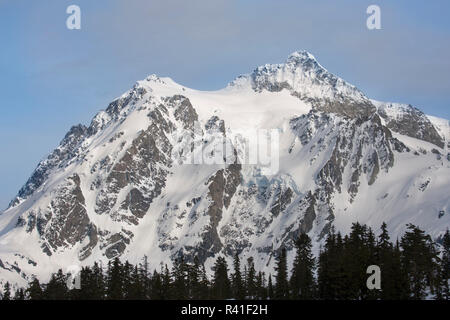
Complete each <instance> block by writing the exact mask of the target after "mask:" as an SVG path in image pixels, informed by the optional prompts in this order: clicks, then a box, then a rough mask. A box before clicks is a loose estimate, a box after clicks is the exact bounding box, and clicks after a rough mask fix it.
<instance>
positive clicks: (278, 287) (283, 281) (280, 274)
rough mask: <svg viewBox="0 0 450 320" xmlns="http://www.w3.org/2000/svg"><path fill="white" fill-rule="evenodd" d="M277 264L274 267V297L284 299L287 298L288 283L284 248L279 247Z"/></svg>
mask: <svg viewBox="0 0 450 320" xmlns="http://www.w3.org/2000/svg"><path fill="white" fill-rule="evenodd" d="M276 263H277V265H276V267H275V271H276V272H277V275H276V284H275V299H278V300H286V299H289V284H288V277H287V258H286V249H285V248H283V249H281V252H280V254H279V255H278V257H277V261H276Z"/></svg>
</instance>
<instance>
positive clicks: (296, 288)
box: [290, 234, 316, 300]
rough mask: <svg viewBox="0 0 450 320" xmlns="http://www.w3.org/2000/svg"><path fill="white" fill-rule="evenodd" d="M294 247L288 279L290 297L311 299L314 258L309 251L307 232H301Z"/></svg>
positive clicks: (314, 284) (313, 280) (312, 295)
mask: <svg viewBox="0 0 450 320" xmlns="http://www.w3.org/2000/svg"><path fill="white" fill-rule="evenodd" d="M295 247H296V249H297V254H296V257H295V260H294V265H293V267H292V276H291V279H290V286H291V292H292V293H291V294H292V298H293V299H302V300H311V299H314V298H315V294H316V281H315V279H314V270H315V259H314V257H313V254H312V251H311V249H312V244H311V239H310V238H309V236H308V235H307V234H301V235H300V237H299V238H298V239H297V241H296V242H295Z"/></svg>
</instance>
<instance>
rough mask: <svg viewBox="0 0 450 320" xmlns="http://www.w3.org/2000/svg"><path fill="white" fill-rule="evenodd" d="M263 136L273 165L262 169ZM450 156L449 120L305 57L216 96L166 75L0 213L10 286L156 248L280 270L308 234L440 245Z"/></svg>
mask: <svg viewBox="0 0 450 320" xmlns="http://www.w3.org/2000/svg"><path fill="white" fill-rule="evenodd" d="M253 134H256V135H258V134H259V135H260V136H262V137H263V139H262V140H258V143H263V146H259V148H260V149H267V148H265V147H267V146H270V147H271V148H272V149H271V150H272V154H271V159H270V160H271V161H269V162H270V163H269V164H268V162H267V161H266V162H263V161H257V162H252V161H247V160H248V159H249V157H248V154H249V146H250V144H249V141H250V139H249V136H250V135H253ZM265 136H270V137H271V138H270V139H269V140H270V141H269V140H267V141H266V140H264V137H265ZM258 137H259V136H258ZM258 139H259V138H258ZM224 142H226V143H224ZM224 145H225V147H224ZM269 149H270V148H269ZM449 149H450V125H449V121H448V120H444V119H439V118H435V117H431V116H426V115H424V114H423V113H422V112H421V111H420V110H418V109H417V108H414V107H412V106H410V105H401V104H395V103H384V102H378V101H375V100H371V99H369V98H368V97H366V96H365V95H364V94H363V93H362V92H361V91H360V90H358V89H357V88H356V87H355V86H353V85H350V84H348V83H347V82H345V81H344V80H342V79H340V78H339V77H337V76H335V75H333V74H331V73H330V72H328V71H327V70H326V69H324V68H323V67H322V66H321V65H320V64H319V63H318V62H317V61H316V59H315V58H314V57H313V56H312V55H311V54H309V53H307V52H304V51H303V52H295V53H293V54H292V55H290V56H289V58H288V59H287V61H286V62H285V63H284V64H277V65H265V66H262V67H258V68H257V69H256V70H254V71H253V72H252V73H251V74H248V75H244V76H240V77H238V78H237V79H236V80H234V81H232V82H231V83H230V84H229V85H228V86H227V87H226V88H225V89H222V90H219V91H213V92H203V91H197V90H193V89H189V88H186V87H183V86H182V85H179V84H177V83H175V82H173V81H172V80H171V79H169V78H159V77H157V76H154V75H152V76H150V77H148V78H147V79H145V80H143V81H139V82H137V83H136V84H135V86H134V87H133V88H132V89H131V90H129V91H128V92H126V93H125V94H123V95H122V96H121V97H119V98H118V99H116V100H114V101H113V102H112V103H111V104H110V105H109V106H108V107H107V108H106V110H104V111H100V112H99V113H98V114H97V115H96V116H95V117H94V119H93V120H92V122H91V124H90V125H89V126H88V127H86V126H84V125H77V126H74V127H72V128H71V129H70V131H69V132H68V133H67V134H66V136H65V137H64V139H63V140H62V141H61V143H60V145H59V146H58V147H57V148H56V149H55V150H54V151H53V152H52V153H51V154H50V155H49V156H48V157H47V158H46V159H45V160H43V161H42V162H41V163H39V165H38V167H37V168H36V170H35V171H34V172H33V174H32V176H31V177H30V179H29V180H28V181H27V182H26V183H25V185H24V186H23V188H22V189H21V190H20V191H19V192H18V195H17V197H16V198H15V199H13V201H11V203H10V206H9V208H8V209H7V210H5V211H4V212H3V213H1V214H0V281H6V280H8V281H11V282H13V283H17V284H22V285H23V284H24V283H25V282H26V281H28V280H29V279H30V277H31V276H32V275H36V276H38V277H41V278H42V279H43V280H46V277H48V276H49V273H50V272H52V271H56V270H57V269H58V268H63V269H64V268H67V267H68V266H71V265H83V264H91V263H92V262H93V261H103V262H106V261H108V260H109V259H112V258H114V257H118V256H119V257H121V258H123V259H128V260H129V261H132V262H137V261H139V260H140V259H141V258H142V257H143V256H144V255H147V256H148V257H149V260H150V262H151V266H152V267H153V268H159V265H160V263H161V262H168V261H169V259H170V258H173V257H176V256H177V255H179V254H184V255H185V257H186V258H187V259H188V260H192V259H193V258H194V257H195V256H197V257H198V258H199V259H200V261H201V262H204V263H205V264H206V266H207V267H209V266H210V265H211V262H212V260H213V258H214V257H215V256H217V255H219V254H221V255H224V256H226V257H227V258H229V259H230V258H231V256H232V255H234V254H235V253H236V252H237V253H239V254H240V255H241V256H242V257H246V256H253V257H254V258H255V264H256V265H257V267H258V268H259V269H261V270H266V271H269V270H272V269H273V267H274V253H276V252H277V251H278V250H280V249H281V248H283V247H284V248H286V249H287V251H288V255H289V257H290V260H292V258H293V253H294V251H293V241H294V240H295V239H296V238H297V237H298V235H299V234H300V233H308V234H309V235H310V236H311V237H312V238H313V239H314V243H315V250H318V248H319V246H320V244H321V242H322V241H323V239H324V237H325V236H326V235H327V233H328V232H329V230H330V228H331V227H332V226H334V227H335V228H336V229H338V230H341V231H343V232H346V231H348V229H349V227H350V225H351V223H352V222H355V221H359V222H361V223H366V224H368V225H371V226H372V227H373V228H374V229H378V228H379V226H380V225H381V223H382V222H383V221H385V222H386V223H387V224H388V227H389V231H390V233H391V236H393V237H396V236H399V235H401V234H402V232H403V230H404V229H405V225H406V223H413V224H416V225H418V226H420V227H421V228H423V229H425V230H426V231H427V232H428V233H429V234H430V235H431V236H432V237H433V238H435V239H438V240H439V237H440V236H441V235H442V234H443V232H445V230H446V229H447V228H448V227H449V226H450V198H449V197H448V194H449V190H450V178H449V177H450V154H449ZM265 151H267V150H265ZM218 159H222V160H223V161H217V160H218ZM269 166H271V168H270V169H271V170H268V167H269ZM274 169H275V170H274Z"/></svg>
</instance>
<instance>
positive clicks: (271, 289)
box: [267, 274, 275, 300]
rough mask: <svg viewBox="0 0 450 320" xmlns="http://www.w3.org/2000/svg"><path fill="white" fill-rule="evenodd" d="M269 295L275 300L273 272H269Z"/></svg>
mask: <svg viewBox="0 0 450 320" xmlns="http://www.w3.org/2000/svg"><path fill="white" fill-rule="evenodd" d="M267 296H268V298H269V299H270V300H273V299H274V298H275V294H274V290H273V284H272V275H271V274H269V280H268V284H267Z"/></svg>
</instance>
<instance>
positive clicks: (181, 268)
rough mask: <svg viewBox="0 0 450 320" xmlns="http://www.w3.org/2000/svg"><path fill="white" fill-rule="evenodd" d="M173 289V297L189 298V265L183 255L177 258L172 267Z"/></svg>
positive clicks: (178, 298) (179, 298)
mask: <svg viewBox="0 0 450 320" xmlns="http://www.w3.org/2000/svg"><path fill="white" fill-rule="evenodd" d="M172 279H173V282H172V286H171V288H172V291H171V299H175V300H184V299H187V298H188V283H187V265H186V263H185V261H184V258H183V256H180V257H179V258H177V259H175V261H174V264H173V268H172Z"/></svg>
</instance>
